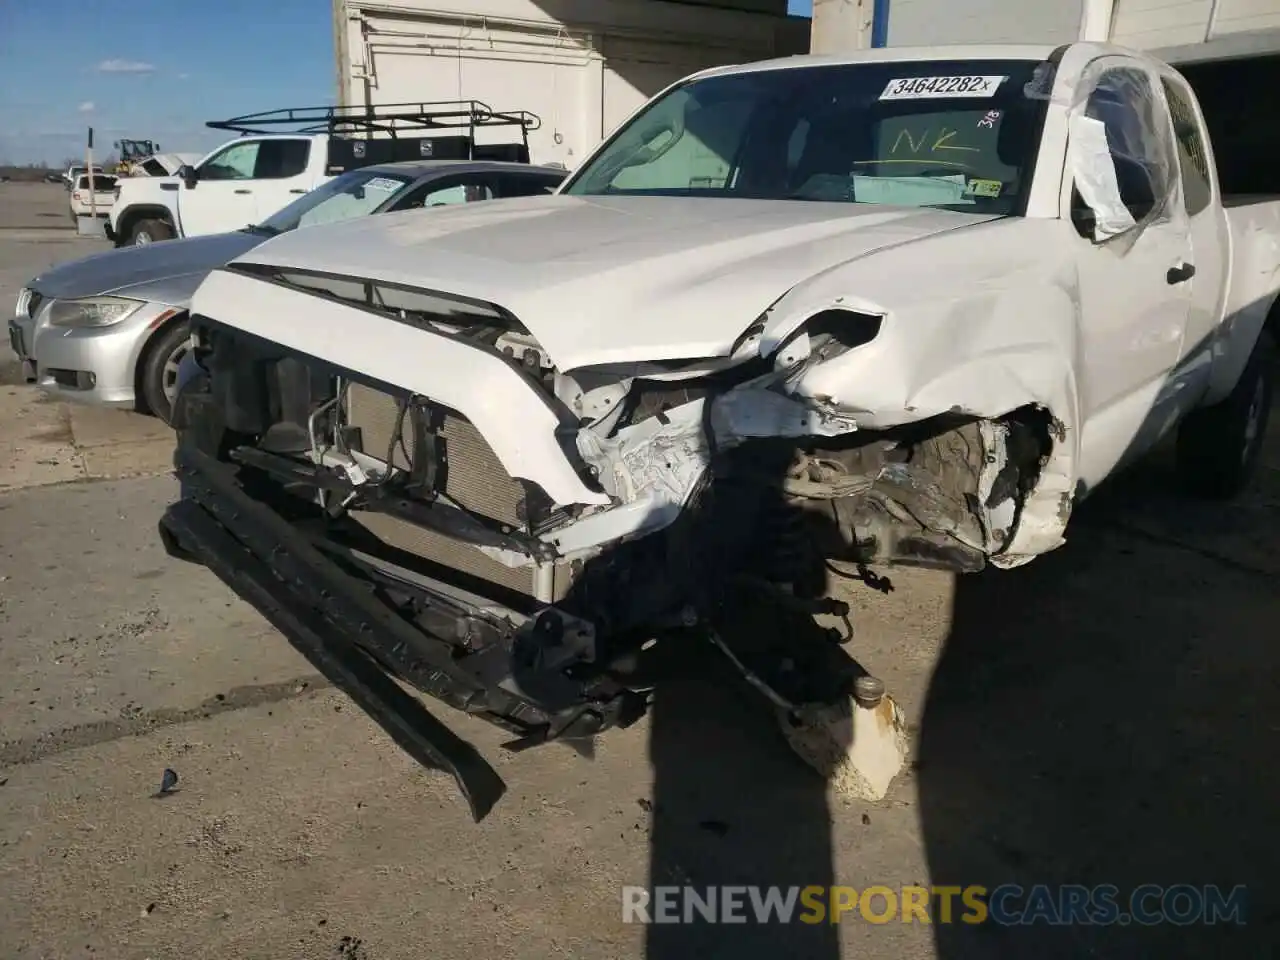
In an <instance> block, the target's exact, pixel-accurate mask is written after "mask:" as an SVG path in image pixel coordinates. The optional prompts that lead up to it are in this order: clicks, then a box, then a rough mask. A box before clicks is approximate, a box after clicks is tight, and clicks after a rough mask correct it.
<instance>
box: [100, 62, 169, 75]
mask: <svg viewBox="0 0 1280 960" xmlns="http://www.w3.org/2000/svg"><path fill="white" fill-rule="evenodd" d="M155 69H156V67H155V64H153V63H144V62H143V61H141V60H118V59H117V60H103V61H102V62H101V63H100V64H98V72H99V73H154V72H155Z"/></svg>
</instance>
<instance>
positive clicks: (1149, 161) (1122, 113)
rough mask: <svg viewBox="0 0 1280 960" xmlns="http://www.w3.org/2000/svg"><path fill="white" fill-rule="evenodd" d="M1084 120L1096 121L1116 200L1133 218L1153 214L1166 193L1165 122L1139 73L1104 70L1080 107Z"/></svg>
mask: <svg viewBox="0 0 1280 960" xmlns="http://www.w3.org/2000/svg"><path fill="white" fill-rule="evenodd" d="M1085 114H1086V116H1088V117H1090V118H1092V119H1094V120H1099V121H1101V122H1102V125H1103V127H1104V128H1105V130H1106V136H1107V146H1108V147H1109V148H1110V151H1111V160H1112V163H1113V164H1114V165H1115V171H1116V183H1117V185H1118V186H1119V188H1120V199H1121V201H1122V202H1123V203H1124V205H1125V207H1127V208H1128V210H1129V213H1130V214H1131V215H1132V216H1133V218H1134V219H1135V220H1138V221H1141V220H1143V219H1145V218H1147V217H1149V216H1158V215H1159V214H1160V213H1161V212H1162V211H1163V210H1164V207H1165V201H1166V200H1167V198H1168V197H1169V196H1170V195H1171V194H1172V190H1173V178H1174V177H1175V176H1176V175H1177V174H1176V172H1175V169H1174V167H1173V162H1172V157H1171V156H1170V154H1169V148H1168V143H1167V138H1168V121H1167V119H1166V118H1165V116H1164V113H1163V108H1162V107H1161V104H1160V101H1159V100H1157V99H1156V97H1155V91H1154V90H1153V88H1152V85H1151V79H1150V77H1149V76H1148V75H1147V74H1146V73H1145V72H1144V71H1142V70H1137V69H1134V68H1130V67H1119V68H1116V69H1112V70H1107V71H1106V72H1105V73H1103V74H1102V75H1101V76H1100V77H1099V78H1098V85H1097V87H1096V88H1095V89H1094V91H1093V92H1092V93H1091V94H1090V95H1089V99H1088V101H1087V102H1086V104H1085Z"/></svg>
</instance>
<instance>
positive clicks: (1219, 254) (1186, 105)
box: [1160, 72, 1231, 374]
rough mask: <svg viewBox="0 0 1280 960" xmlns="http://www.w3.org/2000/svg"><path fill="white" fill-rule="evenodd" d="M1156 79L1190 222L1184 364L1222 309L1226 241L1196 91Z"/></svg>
mask: <svg viewBox="0 0 1280 960" xmlns="http://www.w3.org/2000/svg"><path fill="white" fill-rule="evenodd" d="M1160 79H1161V85H1162V86H1163V87H1164V95H1165V99H1166V100H1167V101H1168V104H1169V114H1170V116H1171V117H1172V120H1173V135H1174V141H1175V144H1176V146H1177V150H1178V168H1179V170H1180V171H1181V174H1182V205H1183V209H1184V210H1185V211H1186V215H1187V220H1188V222H1189V224H1190V227H1191V253H1192V257H1191V263H1192V264H1194V266H1195V271H1196V272H1195V276H1194V277H1192V279H1191V282H1190V288H1191V304H1190V311H1189V314H1188V316H1187V332H1186V337H1185V339H1184V342H1183V345H1182V356H1181V360H1182V361H1183V363H1184V364H1185V363H1186V361H1188V360H1190V359H1192V358H1193V357H1195V356H1196V355H1197V354H1200V353H1202V352H1203V351H1204V350H1205V349H1206V348H1207V347H1208V346H1209V339H1210V337H1212V336H1213V334H1214V333H1215V332H1216V331H1217V329H1218V324H1219V323H1221V321H1222V317H1223V315H1224V313H1225V309H1226V298H1227V283H1226V280H1227V264H1226V252H1227V251H1228V250H1229V249H1230V243H1231V241H1230V237H1229V236H1228V227H1227V218H1226V217H1225V216H1223V213H1222V198H1221V196H1219V186H1218V182H1217V178H1216V177H1215V176H1214V175H1213V173H1212V171H1213V164H1212V161H1211V160H1210V157H1211V156H1212V154H1211V153H1210V151H1209V148H1208V144H1209V135H1208V133H1207V131H1206V128H1205V125H1204V117H1202V116H1201V115H1200V109H1199V105H1198V103H1197V101H1196V97H1195V95H1194V94H1193V93H1192V92H1191V88H1190V86H1189V85H1188V84H1187V82H1186V81H1185V80H1183V79H1182V78H1181V77H1180V76H1178V75H1177V74H1174V73H1172V72H1170V73H1167V74H1163V75H1162V76H1161V78H1160ZM1204 373H1205V374H1207V370H1206V371H1204Z"/></svg>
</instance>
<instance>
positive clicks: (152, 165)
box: [142, 160, 169, 177]
mask: <svg viewBox="0 0 1280 960" xmlns="http://www.w3.org/2000/svg"><path fill="white" fill-rule="evenodd" d="M142 169H143V170H145V171H146V172H147V173H148V174H150V175H151V176H153V177H167V176H168V175H169V171H168V170H166V169H165V168H164V164H163V163H161V162H160V161H159V160H148V161H146V163H144V164H143V165H142Z"/></svg>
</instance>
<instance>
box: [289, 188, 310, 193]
mask: <svg viewBox="0 0 1280 960" xmlns="http://www.w3.org/2000/svg"><path fill="white" fill-rule="evenodd" d="M289 192H290V193H306V192H307V191H305V190H299V189H298V188H297V187H294V188H293V189H292V190H290V191H289Z"/></svg>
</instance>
